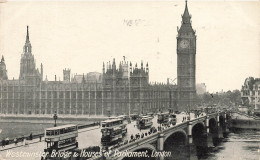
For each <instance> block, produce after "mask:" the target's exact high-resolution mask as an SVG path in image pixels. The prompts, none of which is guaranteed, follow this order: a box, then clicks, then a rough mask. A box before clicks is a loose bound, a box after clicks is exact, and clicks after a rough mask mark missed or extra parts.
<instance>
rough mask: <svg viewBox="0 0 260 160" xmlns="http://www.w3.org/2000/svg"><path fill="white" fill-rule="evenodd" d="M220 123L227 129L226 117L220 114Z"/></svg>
mask: <svg viewBox="0 0 260 160" xmlns="http://www.w3.org/2000/svg"><path fill="white" fill-rule="evenodd" d="M219 125H220V126H221V127H222V129H225V117H224V116H223V115H220V116H219Z"/></svg>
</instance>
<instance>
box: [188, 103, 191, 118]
mask: <svg viewBox="0 0 260 160" xmlns="http://www.w3.org/2000/svg"><path fill="white" fill-rule="evenodd" d="M188 107H189V117H188V120H190V119H191V118H190V105H189V104H188Z"/></svg>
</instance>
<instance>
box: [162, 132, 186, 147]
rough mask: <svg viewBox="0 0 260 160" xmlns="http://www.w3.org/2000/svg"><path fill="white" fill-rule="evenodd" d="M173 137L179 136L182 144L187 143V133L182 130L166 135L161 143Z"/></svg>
mask: <svg viewBox="0 0 260 160" xmlns="http://www.w3.org/2000/svg"><path fill="white" fill-rule="evenodd" d="M173 136H179V137H180V138H182V140H183V141H184V144H186V143H187V133H186V132H185V131H184V130H183V129H178V130H176V131H174V132H172V133H171V134H168V135H166V136H165V138H164V142H163V143H165V142H166V141H167V140H169V139H168V138H173Z"/></svg>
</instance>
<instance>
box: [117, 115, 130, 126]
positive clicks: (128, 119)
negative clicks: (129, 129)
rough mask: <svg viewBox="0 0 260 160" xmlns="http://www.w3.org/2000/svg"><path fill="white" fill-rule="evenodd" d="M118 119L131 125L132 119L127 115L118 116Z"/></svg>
mask: <svg viewBox="0 0 260 160" xmlns="http://www.w3.org/2000/svg"><path fill="white" fill-rule="evenodd" d="M117 118H118V119H122V120H123V123H126V124H128V123H131V119H130V117H129V116H127V115H121V116H118V117H117Z"/></svg>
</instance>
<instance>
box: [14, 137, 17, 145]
mask: <svg viewBox="0 0 260 160" xmlns="http://www.w3.org/2000/svg"><path fill="white" fill-rule="evenodd" d="M14 144H15V145H16V146H17V139H16V138H14Z"/></svg>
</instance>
